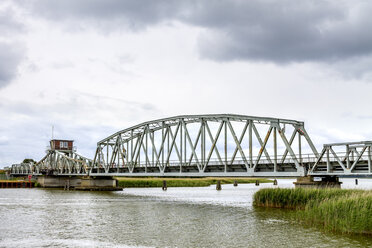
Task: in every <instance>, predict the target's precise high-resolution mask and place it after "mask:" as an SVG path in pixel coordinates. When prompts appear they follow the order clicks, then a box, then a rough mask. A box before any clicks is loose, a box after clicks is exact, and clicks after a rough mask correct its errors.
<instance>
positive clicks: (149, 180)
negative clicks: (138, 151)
mask: <svg viewBox="0 0 372 248" xmlns="http://www.w3.org/2000/svg"><path fill="white" fill-rule="evenodd" d="M116 179H117V180H118V186H119V187H124V188H147V187H162V185H163V181H164V180H165V181H167V187H205V186H210V185H212V184H216V183H217V181H218V180H220V181H221V184H233V183H234V181H237V183H255V182H256V181H257V180H258V181H259V182H260V183H269V182H272V181H271V180H268V179H256V178H214V177H213V178H212V177H207V178H153V177H140V178H139V177H136V178H132V177H131V178H128V177H116Z"/></svg>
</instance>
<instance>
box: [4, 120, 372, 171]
mask: <svg viewBox="0 0 372 248" xmlns="http://www.w3.org/2000/svg"><path fill="white" fill-rule="evenodd" d="M371 147H372V141H365V142H352V143H337V144H326V145H324V147H323V149H322V151H321V152H320V153H318V151H317V149H316V148H315V146H314V144H313V142H312V141H311V139H310V136H309V135H308V133H307V131H306V129H305V126H304V122H301V121H295V120H287V119H277V118H267V117H253V116H244V115H233V114H219V115H184V116H176V117H171V118H165V119H159V120H154V121H149V122H145V123H142V124H139V125H136V126H133V127H131V128H127V129H124V130H121V131H119V132H117V133H114V134H112V135H110V136H109V137H107V138H105V139H103V140H101V141H99V142H98V143H97V149H96V153H95V156H94V158H93V159H92V160H90V159H88V158H86V157H83V156H81V155H78V154H77V153H75V152H73V153H72V155H68V154H64V153H62V152H59V151H57V150H49V151H48V153H47V155H46V156H45V157H44V158H43V159H41V160H40V161H39V162H37V163H36V164H32V163H30V164H17V165H13V166H12V167H11V174H13V175H27V174H35V175H41V174H47V175H59V176H78V175H90V176H172V177H177V176H182V177H184V176H186V177H205V176H229V177H230V176H231V177H234V176H239V177H240V176H249V177H280V176H283V177H291V176H295V177H300V176H305V175H307V174H309V175H320V176H324V175H336V176H337V175H355V176H362V175H364V176H372V166H371Z"/></svg>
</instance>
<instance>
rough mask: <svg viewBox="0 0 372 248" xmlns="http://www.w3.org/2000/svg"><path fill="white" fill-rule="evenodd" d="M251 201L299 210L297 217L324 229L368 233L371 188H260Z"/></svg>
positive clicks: (371, 231) (371, 221)
mask: <svg viewBox="0 0 372 248" xmlns="http://www.w3.org/2000/svg"><path fill="white" fill-rule="evenodd" d="M253 204H254V205H255V206H261V207H278V208H290V209H296V210H299V211H298V212H297V214H296V218H297V219H298V220H301V221H303V222H304V223H306V224H310V225H312V226H320V227H322V228H323V229H325V230H327V231H336V232H341V233H354V234H368V235H372V191H371V190H368V191H365V190H344V189H302V188H297V189H261V190H259V191H257V192H256V194H255V195H254V203H253Z"/></svg>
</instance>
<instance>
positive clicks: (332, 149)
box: [309, 141, 372, 175]
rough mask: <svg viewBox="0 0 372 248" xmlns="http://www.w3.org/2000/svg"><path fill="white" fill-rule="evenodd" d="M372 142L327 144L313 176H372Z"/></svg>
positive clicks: (313, 170)
mask: <svg viewBox="0 0 372 248" xmlns="http://www.w3.org/2000/svg"><path fill="white" fill-rule="evenodd" d="M371 150H372V141H360V142H350V143H334V144H325V145H324V146H323V150H322V152H321V153H320V156H319V158H318V159H317V161H316V162H315V164H314V166H313V167H312V168H311V170H310V172H309V174H311V175H372V156H371Z"/></svg>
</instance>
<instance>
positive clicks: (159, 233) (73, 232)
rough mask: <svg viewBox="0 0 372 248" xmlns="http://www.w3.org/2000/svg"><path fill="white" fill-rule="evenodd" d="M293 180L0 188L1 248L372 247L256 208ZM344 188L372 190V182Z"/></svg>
mask: <svg viewBox="0 0 372 248" xmlns="http://www.w3.org/2000/svg"><path fill="white" fill-rule="evenodd" d="M293 181H294V180H291V179H279V180H278V186H273V185H272V184H261V185H260V186H255V185H254V184H240V185H239V186H238V187H234V186H233V185H222V190H221V191H216V189H215V186H210V187H200V188H168V190H167V191H162V190H161V189H160V188H133V189H124V191H122V192H81V191H63V190H46V189H0V247H25V246H30V247H214V248H216V247H274V248H278V247H372V238H371V237H363V236H348V235H338V234H330V233H324V232H322V231H320V230H318V229H316V228H309V227H305V226H303V225H302V224H300V223H296V222H295V221H293V218H290V215H291V214H293V212H291V211H286V210H281V209H261V208H254V207H252V197H253V194H254V192H256V191H257V190H258V189H259V188H263V187H293ZM342 181H343V182H344V183H343V187H344V188H365V189H372V179H359V183H358V185H357V186H356V185H355V181H354V179H342ZM371 214H372V213H371Z"/></svg>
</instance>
